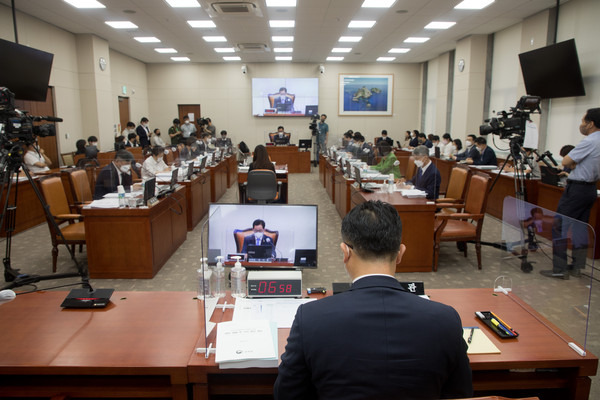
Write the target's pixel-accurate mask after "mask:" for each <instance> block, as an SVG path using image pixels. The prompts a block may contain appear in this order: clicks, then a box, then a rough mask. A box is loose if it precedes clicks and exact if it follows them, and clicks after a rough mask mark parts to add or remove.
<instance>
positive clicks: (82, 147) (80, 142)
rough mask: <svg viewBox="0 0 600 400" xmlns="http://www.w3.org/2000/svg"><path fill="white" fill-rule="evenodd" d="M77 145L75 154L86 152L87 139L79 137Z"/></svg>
mask: <svg viewBox="0 0 600 400" xmlns="http://www.w3.org/2000/svg"><path fill="white" fill-rule="evenodd" d="M75 147H76V148H77V151H75V155H78V154H85V147H86V145H85V140H84V139H79V140H78V141H76V142H75Z"/></svg>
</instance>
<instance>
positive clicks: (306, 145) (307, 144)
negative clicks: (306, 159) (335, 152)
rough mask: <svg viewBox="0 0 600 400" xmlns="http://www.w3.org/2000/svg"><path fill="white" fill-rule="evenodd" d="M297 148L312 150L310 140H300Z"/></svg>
mask: <svg viewBox="0 0 600 400" xmlns="http://www.w3.org/2000/svg"><path fill="white" fill-rule="evenodd" d="M298 147H299V148H301V149H310V148H312V140H311V139H300V141H299V145H298Z"/></svg>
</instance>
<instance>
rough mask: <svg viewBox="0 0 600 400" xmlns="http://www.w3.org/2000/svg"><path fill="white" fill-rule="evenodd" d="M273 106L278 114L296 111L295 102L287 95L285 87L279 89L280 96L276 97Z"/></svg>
mask: <svg viewBox="0 0 600 400" xmlns="http://www.w3.org/2000/svg"><path fill="white" fill-rule="evenodd" d="M273 106H274V107H275V108H276V109H277V112H284V113H291V112H292V111H294V102H293V100H292V98H291V97H290V96H288V94H287V89H286V88H285V87H281V88H279V96H277V97H275V102H274V103H273Z"/></svg>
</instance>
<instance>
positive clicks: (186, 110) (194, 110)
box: [177, 104, 202, 131]
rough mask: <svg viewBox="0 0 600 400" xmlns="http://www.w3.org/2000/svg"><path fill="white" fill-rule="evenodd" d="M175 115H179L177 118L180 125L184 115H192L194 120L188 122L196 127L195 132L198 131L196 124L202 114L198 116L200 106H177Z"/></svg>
mask: <svg viewBox="0 0 600 400" xmlns="http://www.w3.org/2000/svg"><path fill="white" fill-rule="evenodd" d="M177 113H178V115H179V117H177V118H179V120H180V121H181V123H182V124H183V116H184V115H189V114H194V118H190V122H191V123H193V124H194V125H196V131H199V130H200V127H199V126H198V123H197V122H196V121H197V120H198V118H200V117H201V116H202V114H200V104H178V105H177Z"/></svg>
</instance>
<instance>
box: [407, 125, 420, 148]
mask: <svg viewBox="0 0 600 400" xmlns="http://www.w3.org/2000/svg"><path fill="white" fill-rule="evenodd" d="M418 145H419V131H418V130H416V129H414V130H413V131H412V134H411V135H410V142H409V143H408V147H409V148H411V149H414V148H415V147H417V146H418Z"/></svg>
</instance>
